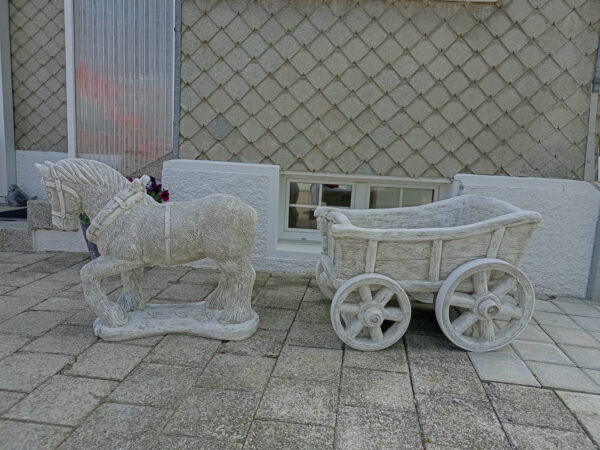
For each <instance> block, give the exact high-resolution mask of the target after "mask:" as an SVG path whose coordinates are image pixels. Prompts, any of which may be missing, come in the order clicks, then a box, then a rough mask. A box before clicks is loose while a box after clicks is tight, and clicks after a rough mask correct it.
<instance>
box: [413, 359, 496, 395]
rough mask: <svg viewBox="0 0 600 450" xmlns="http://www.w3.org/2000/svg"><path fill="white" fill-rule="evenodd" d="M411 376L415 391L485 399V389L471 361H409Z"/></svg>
mask: <svg viewBox="0 0 600 450" xmlns="http://www.w3.org/2000/svg"><path fill="white" fill-rule="evenodd" d="M411 378H412V382H413V388H414V391H415V393H419V394H427V395H436V394H452V396H453V397H456V398H459V399H461V398H471V399H472V400H485V398H486V396H485V391H484V390H483V387H482V386H481V381H480V380H479V377H478V376H477V372H476V371H475V369H474V368H473V365H472V364H471V363H469V362H468V361H467V362H464V363H463V362H461V363H458V364H457V363H450V362H447V361H437V360H422V359H417V360H413V361H411Z"/></svg>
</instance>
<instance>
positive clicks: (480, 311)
mask: <svg viewBox="0 0 600 450" xmlns="http://www.w3.org/2000/svg"><path fill="white" fill-rule="evenodd" d="M474 311H475V312H476V313H477V315H479V316H480V317H481V318H482V319H487V320H489V319H494V318H495V317H496V316H497V315H498V314H499V313H500V299H499V298H498V297H496V296H495V295H494V294H491V293H490V294H486V295H483V296H481V297H480V298H479V299H477V302H476V304H475V308H474Z"/></svg>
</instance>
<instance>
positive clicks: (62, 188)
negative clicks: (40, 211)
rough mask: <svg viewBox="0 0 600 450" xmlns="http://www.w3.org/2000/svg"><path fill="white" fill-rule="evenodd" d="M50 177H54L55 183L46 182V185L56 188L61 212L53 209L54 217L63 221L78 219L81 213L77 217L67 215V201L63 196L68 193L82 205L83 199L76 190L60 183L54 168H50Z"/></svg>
mask: <svg viewBox="0 0 600 450" xmlns="http://www.w3.org/2000/svg"><path fill="white" fill-rule="evenodd" d="M50 175H51V176H52V178H53V179H54V181H53V182H52V181H44V184H45V185H46V186H48V187H53V188H56V195H57V196H58V203H59V204H60V212H57V211H54V209H52V215H53V216H56V217H60V218H61V219H62V220H65V219H78V218H79V213H78V214H77V215H74V214H67V210H66V208H65V199H64V196H63V191H65V192H68V193H69V194H71V195H72V196H73V197H75V198H76V199H77V200H78V201H79V203H80V204H81V197H80V196H79V194H78V193H77V192H76V191H75V190H74V189H72V188H70V187H69V186H63V184H62V181H60V178H59V177H58V175H57V174H56V169H55V168H54V167H52V166H50Z"/></svg>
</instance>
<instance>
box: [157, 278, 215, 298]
mask: <svg viewBox="0 0 600 450" xmlns="http://www.w3.org/2000/svg"><path fill="white" fill-rule="evenodd" d="M214 289H215V288H214V287H213V286H207V285H203V284H184V283H178V284H172V285H171V286H169V287H168V288H167V289H165V290H164V291H162V292H161V293H160V294H158V295H157V296H156V298H157V299H160V298H164V299H168V300H177V301H183V302H199V301H202V300H204V299H205V297H206V296H207V295H208V294H210V293H211V292H212V291H213V290H214Z"/></svg>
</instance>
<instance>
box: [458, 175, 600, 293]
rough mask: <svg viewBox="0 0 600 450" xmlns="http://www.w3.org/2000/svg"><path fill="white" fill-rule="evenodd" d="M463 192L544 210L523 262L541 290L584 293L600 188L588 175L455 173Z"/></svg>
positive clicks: (599, 202)
mask: <svg viewBox="0 0 600 450" xmlns="http://www.w3.org/2000/svg"><path fill="white" fill-rule="evenodd" d="M455 179H456V180H458V181H459V182H460V183H461V184H462V186H461V189H460V193H461V194H480V195H485V196H488V197H495V198H499V199H501V200H505V201H507V202H510V203H512V204H514V205H516V206H519V207H520V208H524V209H530V210H534V211H537V212H539V213H541V214H542V223H541V224H540V225H539V227H538V230H537V231H536V232H535V233H534V235H533V237H532V239H531V242H530V244H529V247H528V248H527V251H526V252H525V256H524V258H523V262H522V264H521V268H522V269H523V271H524V272H525V273H526V274H527V275H528V276H529V278H530V279H531V281H532V282H533V283H534V285H535V287H536V291H537V292H538V293H542V294H553V295H571V296H576V297H585V296H586V290H587V284H588V277H589V273H590V264H591V261H592V253H593V249H594V239H595V230H596V223H597V221H598V215H599V212H600V191H598V190H597V189H596V188H595V187H594V186H593V185H592V184H590V183H587V182H583V181H574V180H557V179H548V178H515V177H499V176H485V175H461V174H459V175H456V177H455Z"/></svg>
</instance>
